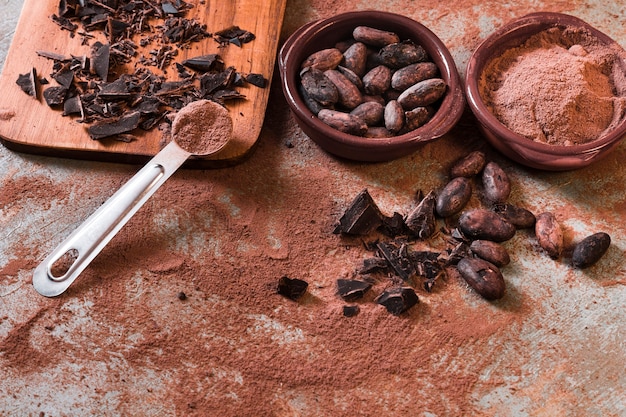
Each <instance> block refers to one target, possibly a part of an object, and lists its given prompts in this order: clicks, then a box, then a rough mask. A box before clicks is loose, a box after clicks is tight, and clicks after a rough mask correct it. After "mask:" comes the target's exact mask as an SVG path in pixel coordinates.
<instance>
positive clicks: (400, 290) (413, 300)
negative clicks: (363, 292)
mask: <svg viewBox="0 0 626 417" xmlns="http://www.w3.org/2000/svg"><path fill="white" fill-rule="evenodd" d="M376 302H377V303H378V304H380V305H383V306H385V308H386V309H387V311H388V312H390V313H391V314H393V315H396V316H398V315H400V314H402V313H404V312H405V311H407V310H408V309H410V308H411V307H413V306H414V305H416V304H417V303H418V302H419V297H418V296H417V294H416V293H415V290H413V288H410V287H394V288H389V289H387V290H385V291H384V292H383V293H382V294H381V295H379V296H378V298H376Z"/></svg>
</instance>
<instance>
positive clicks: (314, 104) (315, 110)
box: [298, 85, 325, 115]
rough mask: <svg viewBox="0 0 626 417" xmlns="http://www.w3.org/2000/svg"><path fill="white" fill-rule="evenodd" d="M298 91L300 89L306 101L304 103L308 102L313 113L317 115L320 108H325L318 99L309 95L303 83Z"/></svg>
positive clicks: (307, 104)
mask: <svg viewBox="0 0 626 417" xmlns="http://www.w3.org/2000/svg"><path fill="white" fill-rule="evenodd" d="M298 91H300V95H301V96H302V100H303V101H304V104H306V106H307V107H308V108H309V110H311V113H313V114H315V115H317V114H318V113H319V112H320V110H322V109H324V108H325V107H324V106H322V105H321V104H320V103H319V102H318V101H316V100H314V99H312V98H311V97H309V94H308V93H307V92H306V90H305V89H304V87H302V85H299V86H298Z"/></svg>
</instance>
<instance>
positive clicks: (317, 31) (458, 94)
mask: <svg viewBox="0 0 626 417" xmlns="http://www.w3.org/2000/svg"><path fill="white" fill-rule="evenodd" d="M357 27H367V28H373V29H376V30H378V31H382V32H392V33H394V34H397V36H398V39H399V40H400V42H408V43H414V44H416V45H419V46H421V47H422V48H423V50H424V51H425V52H426V54H427V56H428V61H430V62H432V63H434V64H435V65H436V67H437V74H436V75H435V76H434V77H435V78H439V79H441V80H443V83H445V93H444V94H443V96H442V97H441V98H440V99H439V100H437V102H436V103H434V104H432V105H429V106H428V109H429V110H428V112H429V118H428V121H427V122H425V123H424V124H422V125H419V126H418V127H417V128H414V129H413V130H410V131H398V132H395V133H394V134H392V135H385V137H365V136H360V135H357V134H352V133H345V132H342V131H340V130H338V129H336V128H334V127H331V126H329V125H328V124H326V123H324V122H322V121H321V120H320V117H318V114H317V113H314V112H313V111H312V109H311V108H310V107H309V106H307V104H306V103H305V98H304V97H303V93H302V90H301V88H302V84H301V77H300V75H301V71H302V69H303V63H304V61H305V60H306V59H307V58H308V57H310V56H311V55H312V54H314V53H316V52H318V51H320V50H324V49H330V48H335V47H337V48H341V46H339V45H340V44H341V43H344V45H345V43H346V42H347V43H349V42H350V41H354V39H353V32H354V29H355V28H357ZM352 43H354V42H352ZM368 50H369V51H370V52H371V51H374V52H376V50H377V49H376V48H374V47H370V46H369V45H368ZM342 51H343V49H342ZM378 52H380V50H378ZM278 65H279V71H280V79H281V84H282V89H283V93H284V96H285V98H286V100H287V103H288V105H289V107H290V109H291V112H292V114H293V116H294V118H295V120H296V121H297V123H298V125H299V126H300V128H301V129H302V131H303V132H304V133H305V134H306V135H307V136H308V137H309V138H311V139H312V140H313V141H314V142H316V143H317V144H318V145H319V146H320V147H321V148H322V149H324V150H325V151H327V152H328V153H330V154H333V155H335V156H338V157H341V158H345V159H350V160H356V161H364V162H377V161H388V160H392V159H396V158H399V157H402V156H406V155H409V154H411V153H413V152H415V151H416V150H417V149H418V148H420V147H421V146H423V145H424V144H426V143H429V142H431V141H433V140H435V139H437V138H440V137H441V136H443V135H445V134H446V133H448V132H449V131H450V129H451V128H452V127H453V126H454V125H455V124H456V123H457V122H458V120H459V119H460V117H461V114H462V113H463V109H464V106H465V99H464V94H463V87H462V82H461V80H460V77H459V74H458V71H457V68H456V65H455V63H454V60H453V58H452V56H451V54H450V52H449V51H448V49H447V48H446V46H445V45H444V44H443V42H442V41H441V40H440V39H439V38H438V37H437V36H436V35H435V34H434V33H433V32H432V31H431V30H429V29H428V28H426V27H425V26H424V25H422V24H420V23H418V22H416V21H414V20H412V19H410V18H408V17H405V16H401V15H397V14H393V13H387V12H380V11H357V12H347V13H343V14H339V15H336V16H332V17H330V18H327V19H321V20H317V21H314V22H310V23H308V24H306V25H304V26H302V27H301V28H299V29H298V30H296V31H295V32H294V33H293V34H292V35H291V36H290V37H289V38H288V39H287V41H286V42H285V43H284V45H283V47H282V48H281V50H280V52H279V57H278ZM342 65H344V62H340V63H339V66H342ZM393 71H396V69H392V72H393ZM443 83H442V84H443ZM361 88H362V87H361ZM361 91H362V92H363V89H361ZM395 93H396V96H397V94H398V92H397V91H396V92H395ZM363 94H364V95H367V93H366V92H364V93H363ZM365 100H367V98H365V99H364V101H365ZM387 100H390V99H389V98H388V99H387ZM382 104H383V105H385V103H382Z"/></svg>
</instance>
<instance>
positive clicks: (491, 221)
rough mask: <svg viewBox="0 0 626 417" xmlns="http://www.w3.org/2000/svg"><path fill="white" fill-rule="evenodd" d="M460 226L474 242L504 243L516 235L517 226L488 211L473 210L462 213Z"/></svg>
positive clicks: (462, 231)
mask: <svg viewBox="0 0 626 417" xmlns="http://www.w3.org/2000/svg"><path fill="white" fill-rule="evenodd" d="M458 226H459V230H460V231H461V233H463V235H465V236H466V237H467V238H469V239H472V240H477V239H481V240H491V241H494V242H504V241H506V240H509V239H511V238H512V237H513V236H514V235H515V226H513V225H512V224H511V223H509V222H508V221H506V220H505V219H504V218H502V216H500V215H499V214H497V213H496V212H494V211H491V210H487V209H473V210H469V211H466V212H464V213H462V214H461V216H460V217H459V224H458Z"/></svg>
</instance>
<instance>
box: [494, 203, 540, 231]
mask: <svg viewBox="0 0 626 417" xmlns="http://www.w3.org/2000/svg"><path fill="white" fill-rule="evenodd" d="M493 211H495V212H496V213H498V214H499V215H500V216H502V217H504V219H505V220H507V221H508V222H509V223H511V224H512V225H513V226H515V227H516V228H518V229H528V228H530V227H533V226H534V225H535V221H536V218H535V215H534V214H533V213H532V212H531V211H530V210H527V209H525V208H523V207H519V206H516V205H514V204H510V203H501V204H496V205H494V206H493Z"/></svg>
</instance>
